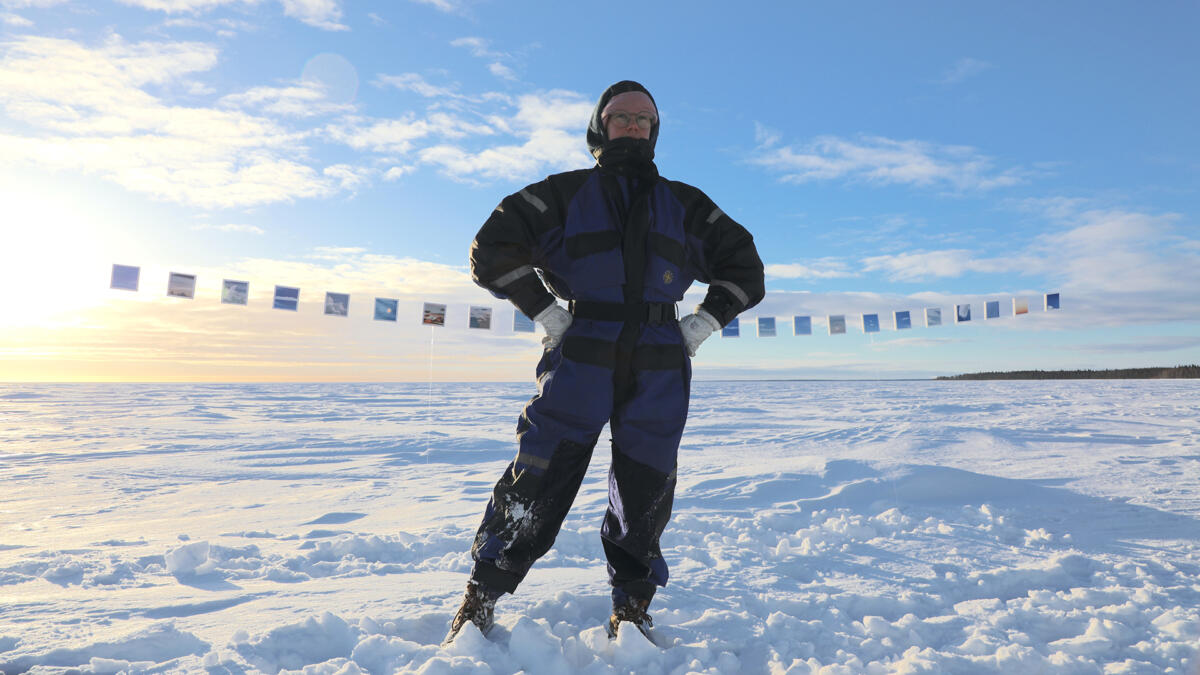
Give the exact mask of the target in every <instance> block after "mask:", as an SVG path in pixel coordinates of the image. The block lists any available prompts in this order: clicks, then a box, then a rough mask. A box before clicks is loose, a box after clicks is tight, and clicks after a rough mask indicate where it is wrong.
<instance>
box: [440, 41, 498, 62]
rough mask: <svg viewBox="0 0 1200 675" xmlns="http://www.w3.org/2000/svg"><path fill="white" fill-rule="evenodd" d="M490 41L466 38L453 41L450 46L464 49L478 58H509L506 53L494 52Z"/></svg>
mask: <svg viewBox="0 0 1200 675" xmlns="http://www.w3.org/2000/svg"><path fill="white" fill-rule="evenodd" d="M490 44H491V43H490V42H489V41H488V40H485V39H483V38H479V37H464V38H458V39H456V40H451V41H450V45H451V46H453V47H462V48H464V49H467V50H469V51H470V52H471V55H472V56H477V57H479V58H481V59H501V58H505V57H507V56H508V54H505V53H504V52H497V51H493V50H492V49H491V48H490V47H489V45H490Z"/></svg>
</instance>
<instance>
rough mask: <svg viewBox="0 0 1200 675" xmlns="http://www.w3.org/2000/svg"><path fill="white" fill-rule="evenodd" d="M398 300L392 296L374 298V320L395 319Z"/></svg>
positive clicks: (398, 304)
mask: <svg viewBox="0 0 1200 675" xmlns="http://www.w3.org/2000/svg"><path fill="white" fill-rule="evenodd" d="M399 306H400V301H399V300H393V299H392V298H375V320H376V321H395V320H396V310H397V309H399Z"/></svg>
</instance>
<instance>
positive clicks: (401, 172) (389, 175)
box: [383, 166, 417, 181]
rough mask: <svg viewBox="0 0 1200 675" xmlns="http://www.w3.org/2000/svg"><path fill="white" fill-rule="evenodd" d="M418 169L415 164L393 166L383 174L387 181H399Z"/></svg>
mask: <svg viewBox="0 0 1200 675" xmlns="http://www.w3.org/2000/svg"><path fill="white" fill-rule="evenodd" d="M416 170H417V167H415V166H393V167H392V168H390V169H388V170H387V171H386V172H385V173H384V174H383V179H384V180H386V181H397V180H400V179H401V178H403V177H405V176H407V175H408V174H410V173H412V172H414V171H416Z"/></svg>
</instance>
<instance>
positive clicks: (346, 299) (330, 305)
mask: <svg viewBox="0 0 1200 675" xmlns="http://www.w3.org/2000/svg"><path fill="white" fill-rule="evenodd" d="M325 313H326V314H329V315H330V316H349V315H350V294H349V293H330V292H328V291H326V292H325Z"/></svg>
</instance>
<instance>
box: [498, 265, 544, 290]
mask: <svg viewBox="0 0 1200 675" xmlns="http://www.w3.org/2000/svg"><path fill="white" fill-rule="evenodd" d="M533 273H534V271H533V266H532V265H522V266H520V267H518V268H517V269H515V270H513V271H511V272H509V273H508V274H505V275H502V276H500V277H497V278H496V279H494V280H493V281H492V283H493V284H494V285H496V286H497V287H499V288H504V287H505V286H508V285H509V284H511V283H512V282H514V281H516V280H517V279H520V278H521V277H523V276H525V275H526V274H533Z"/></svg>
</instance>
